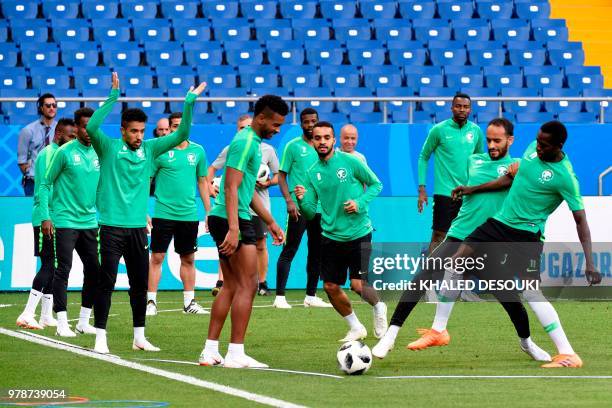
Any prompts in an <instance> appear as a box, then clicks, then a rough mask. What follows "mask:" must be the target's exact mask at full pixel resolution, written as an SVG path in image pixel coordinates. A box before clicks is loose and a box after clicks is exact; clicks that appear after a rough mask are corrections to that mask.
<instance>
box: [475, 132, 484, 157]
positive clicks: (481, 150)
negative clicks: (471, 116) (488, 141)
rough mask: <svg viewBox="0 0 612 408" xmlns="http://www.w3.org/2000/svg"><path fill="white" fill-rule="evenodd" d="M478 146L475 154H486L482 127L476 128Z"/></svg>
mask: <svg viewBox="0 0 612 408" xmlns="http://www.w3.org/2000/svg"><path fill="white" fill-rule="evenodd" d="M476 136H477V137H476V146H474V153H484V152H485V149H484V136H483V134H482V129H481V128H480V126H476Z"/></svg>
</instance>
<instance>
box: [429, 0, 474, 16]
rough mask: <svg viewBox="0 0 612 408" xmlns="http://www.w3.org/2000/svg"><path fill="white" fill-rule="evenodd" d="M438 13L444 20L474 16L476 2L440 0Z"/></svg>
mask: <svg viewBox="0 0 612 408" xmlns="http://www.w3.org/2000/svg"><path fill="white" fill-rule="evenodd" d="M437 3H438V14H440V18H442V19H444V20H450V21H452V20H458V19H465V18H472V14H474V4H473V3H472V1H468V0H446V1H441V0H438V1H437Z"/></svg>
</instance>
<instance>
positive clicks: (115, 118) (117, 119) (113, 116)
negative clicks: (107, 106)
mask: <svg viewBox="0 0 612 408" xmlns="http://www.w3.org/2000/svg"><path fill="white" fill-rule="evenodd" d="M109 83H110V79H109V80H108V82H107V83H106V87H104V88H100V89H89V90H88V91H87V94H86V96H88V97H91V98H100V99H101V100H100V101H96V102H85V103H84V104H85V106H89V107H91V108H93V109H98V107H100V106H102V104H103V103H104V100H105V99H106V98H108V84H109ZM123 105H124V104H123V103H116V104H115V105H113V109H112V111H111V113H110V114H109V115H108V116H107V117H106V120H105V121H106V123H121V111H123V108H124V106H123Z"/></svg>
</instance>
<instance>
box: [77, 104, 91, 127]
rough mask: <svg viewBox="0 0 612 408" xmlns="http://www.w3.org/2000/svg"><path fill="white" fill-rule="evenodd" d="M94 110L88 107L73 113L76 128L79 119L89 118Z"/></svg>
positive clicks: (79, 121)
mask: <svg viewBox="0 0 612 408" xmlns="http://www.w3.org/2000/svg"><path fill="white" fill-rule="evenodd" d="M93 113H94V110H93V109H91V108H89V107H87V106H86V107H84V108H79V109H77V110H75V111H74V123H75V124H76V125H77V126H78V125H79V123H81V118H91V117H92V116H93Z"/></svg>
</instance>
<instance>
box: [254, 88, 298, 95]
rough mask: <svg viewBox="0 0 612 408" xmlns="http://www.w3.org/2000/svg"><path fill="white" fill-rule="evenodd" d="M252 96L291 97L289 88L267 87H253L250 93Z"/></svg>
mask: <svg viewBox="0 0 612 408" xmlns="http://www.w3.org/2000/svg"><path fill="white" fill-rule="evenodd" d="M250 94H251V96H257V97H260V96H263V95H278V96H282V97H285V96H289V90H288V89H287V88H281V87H276V88H265V87H252V88H251V91H250Z"/></svg>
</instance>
